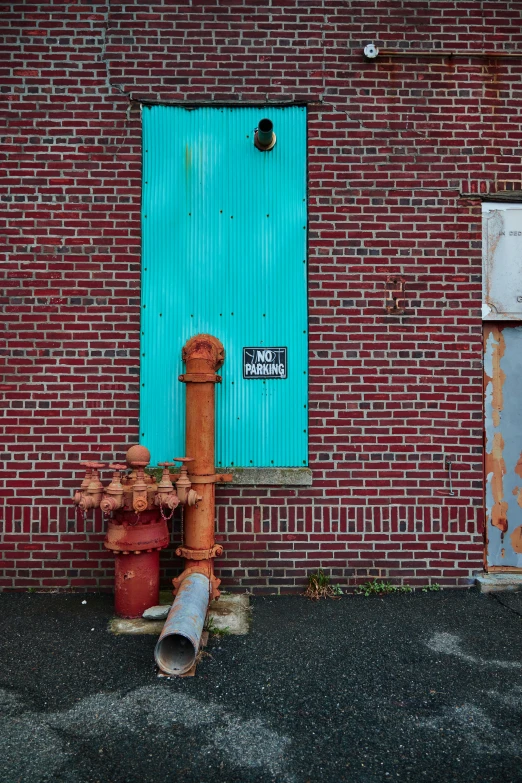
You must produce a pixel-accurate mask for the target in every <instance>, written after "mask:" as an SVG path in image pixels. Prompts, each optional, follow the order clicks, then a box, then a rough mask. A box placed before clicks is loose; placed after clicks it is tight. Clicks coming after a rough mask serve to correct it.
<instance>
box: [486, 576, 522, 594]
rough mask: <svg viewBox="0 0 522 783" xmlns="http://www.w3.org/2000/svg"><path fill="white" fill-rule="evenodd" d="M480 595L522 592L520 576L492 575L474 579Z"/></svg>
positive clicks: (521, 578) (521, 577)
mask: <svg viewBox="0 0 522 783" xmlns="http://www.w3.org/2000/svg"><path fill="white" fill-rule="evenodd" d="M475 584H476V586H477V587H478V589H479V590H480V592H481V593H502V592H506V591H512V592H513V591H516V590H522V574H510V573H492V574H481V575H480V576H477V577H475Z"/></svg>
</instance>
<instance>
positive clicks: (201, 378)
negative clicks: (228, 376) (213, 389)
mask: <svg viewBox="0 0 522 783" xmlns="http://www.w3.org/2000/svg"><path fill="white" fill-rule="evenodd" d="M178 380H179V381H181V382H182V383H221V380H222V378H221V375H215V374H214V373H213V372H186V373H185V374H184V375H178Z"/></svg>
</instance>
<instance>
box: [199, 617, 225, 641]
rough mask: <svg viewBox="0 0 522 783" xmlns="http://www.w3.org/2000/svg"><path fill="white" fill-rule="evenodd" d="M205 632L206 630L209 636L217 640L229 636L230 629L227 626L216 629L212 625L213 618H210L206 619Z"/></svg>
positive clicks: (214, 625) (215, 626)
mask: <svg viewBox="0 0 522 783" xmlns="http://www.w3.org/2000/svg"><path fill="white" fill-rule="evenodd" d="M205 630H207V631H208V632H209V634H210V635H211V636H215V637H216V638H217V639H222V638H223V637H224V636H230V628H229V627H228V625H226V626H225V627H224V628H218V627H217V625H216V624H215V623H214V620H213V618H212V617H210V616H209V617H207V622H206V623H205Z"/></svg>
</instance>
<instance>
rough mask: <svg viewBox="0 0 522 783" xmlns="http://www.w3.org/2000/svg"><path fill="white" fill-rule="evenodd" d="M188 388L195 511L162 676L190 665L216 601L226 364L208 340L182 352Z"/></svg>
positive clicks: (159, 654)
mask: <svg viewBox="0 0 522 783" xmlns="http://www.w3.org/2000/svg"><path fill="white" fill-rule="evenodd" d="M182 355H183V360H184V362H185V365H186V372H185V374H184V375H180V378H179V379H180V381H183V382H184V383H186V384H187V395H186V439H185V453H186V455H187V456H188V457H192V458H193V461H192V462H191V463H189V465H190V468H189V470H190V480H191V483H192V489H193V490H195V492H196V493H197V495H199V498H200V499H199V500H198V502H197V504H196V505H192V506H191V505H188V504H187V505H185V507H184V510H183V514H184V518H183V519H184V525H183V526H184V541H183V542H182V546H181V547H179V548H178V549H177V550H176V551H177V553H178V554H179V555H181V556H183V557H184V558H185V570H184V571H183V573H182V574H181V575H180V576H179V577H177V578H176V579H173V580H172V581H173V584H174V587H175V589H176V590H177V594H176V598H175V600H174V603H173V605H172V608H171V610H170V612H169V616H168V618H167V621H166V623H165V627H164V629H163V632H162V634H161V636H160V638H159V640H158V643H157V645H156V649H155V651H154V657H155V659H156V663H157V665H158V667H159V668H160V669H161V670H162V671H164V672H166V673H167V674H184V673H185V672H187V671H188V670H189V669H190V668H191V667H192V665H193V663H194V661H195V659H196V656H197V653H198V650H199V644H200V639H201V633H202V630H203V623H204V619H205V615H206V612H207V609H208V604H209V602H210V600H211V598H217V597H218V596H219V590H218V586H219V583H220V580H219V579H216V577H215V576H214V560H213V559H214V557H215V556H216V554H221V552H222V548H221V547H218V546H216V545H215V544H214V519H215V492H214V483H215V480H216V475H215V473H216V468H215V465H214V439H215V432H214V430H215V384H216V383H219V382H220V381H221V378H220V376H219V375H216V371H217V370H219V368H220V367H221V365H222V364H223V361H224V358H225V352H224V349H223V345H222V344H221V342H220V341H219V340H218V339H217V338H215V337H212V336H211V335H208V334H199V335H197V336H196V337H192V338H191V339H190V340H189V341H188V342H187V343H186V344H185V346H184V348H183V354H182Z"/></svg>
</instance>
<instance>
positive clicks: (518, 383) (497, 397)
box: [484, 324, 522, 569]
mask: <svg viewBox="0 0 522 783" xmlns="http://www.w3.org/2000/svg"><path fill="white" fill-rule="evenodd" d="M484 344H485V351H484V397H485V430H486V433H485V434H486V448H485V476H486V520H487V532H486V535H487V567H488V568H499V567H505V568H511V569H517V568H522V535H521V533H520V531H519V532H517V530H518V529H519V527H521V525H522V510H521V509H522V487H521V486H520V478H522V454H521V452H520V445H521V442H522V408H521V406H520V404H519V397H520V388H521V387H522V327H521V326H510V325H507V324H506V325H505V326H499V325H495V324H491V325H486V326H485V330H484ZM513 498H516V502H515V500H513ZM510 531H513V532H512V533H511V535H509V536H506V533H508V532H510Z"/></svg>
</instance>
